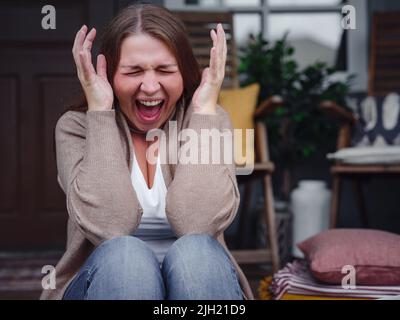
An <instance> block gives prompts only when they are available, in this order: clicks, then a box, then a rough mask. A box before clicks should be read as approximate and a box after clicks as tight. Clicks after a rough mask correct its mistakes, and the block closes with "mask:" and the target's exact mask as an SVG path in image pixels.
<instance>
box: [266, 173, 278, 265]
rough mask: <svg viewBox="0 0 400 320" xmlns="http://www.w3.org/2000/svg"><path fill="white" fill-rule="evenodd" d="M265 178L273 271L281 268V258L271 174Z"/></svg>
mask: <svg viewBox="0 0 400 320" xmlns="http://www.w3.org/2000/svg"><path fill="white" fill-rule="evenodd" d="M263 180H264V181H263V182H264V192H265V223H266V226H267V228H268V238H267V243H269V245H270V250H271V260H272V269H273V272H277V271H278V270H279V268H280V259H279V247H278V237H277V234H276V216H275V208H274V196H273V192H272V183H271V176H265V177H264V179H263Z"/></svg>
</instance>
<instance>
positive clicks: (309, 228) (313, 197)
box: [290, 180, 331, 258]
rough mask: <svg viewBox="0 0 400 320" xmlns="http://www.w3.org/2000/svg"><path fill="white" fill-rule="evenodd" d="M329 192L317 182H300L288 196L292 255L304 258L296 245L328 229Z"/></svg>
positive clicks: (324, 184) (322, 183) (322, 182)
mask: <svg viewBox="0 0 400 320" xmlns="http://www.w3.org/2000/svg"><path fill="white" fill-rule="evenodd" d="M330 202H331V192H330V191H329V190H328V189H327V188H326V183H325V182H324V181H319V180H302V181H300V182H299V186H298V187H297V188H296V189H295V190H293V191H292V192H291V194H290V209H291V211H292V214H293V246H292V255H293V256H294V257H296V258H304V255H303V254H302V252H301V251H300V250H299V249H298V248H297V246H296V244H297V243H299V242H301V241H303V240H305V239H307V238H309V237H311V236H313V235H315V234H317V233H320V232H321V231H323V230H326V229H328V228H329V208H330Z"/></svg>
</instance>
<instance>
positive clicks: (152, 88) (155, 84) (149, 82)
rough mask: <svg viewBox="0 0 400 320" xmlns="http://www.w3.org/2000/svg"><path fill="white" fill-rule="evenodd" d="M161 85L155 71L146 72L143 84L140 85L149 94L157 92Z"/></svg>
mask: <svg viewBox="0 0 400 320" xmlns="http://www.w3.org/2000/svg"><path fill="white" fill-rule="evenodd" d="M160 88H161V85H160V83H159V81H158V79H157V76H156V75H155V73H154V72H146V73H145V75H144V77H143V80H142V84H141V85H140V89H141V90H142V91H143V92H144V93H146V94H148V95H151V94H154V93H156V92H157V91H158V90H160Z"/></svg>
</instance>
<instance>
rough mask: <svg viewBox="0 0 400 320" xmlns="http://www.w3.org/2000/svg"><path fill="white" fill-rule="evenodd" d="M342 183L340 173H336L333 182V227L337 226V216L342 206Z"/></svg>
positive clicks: (331, 224) (331, 225) (331, 222)
mask: <svg viewBox="0 0 400 320" xmlns="http://www.w3.org/2000/svg"><path fill="white" fill-rule="evenodd" d="M341 184H342V181H341V178H340V177H339V175H334V176H333V184H332V202H331V221H330V227H331V228H336V224H337V216H338V212H339V206H340V192H341V190H340V189H341Z"/></svg>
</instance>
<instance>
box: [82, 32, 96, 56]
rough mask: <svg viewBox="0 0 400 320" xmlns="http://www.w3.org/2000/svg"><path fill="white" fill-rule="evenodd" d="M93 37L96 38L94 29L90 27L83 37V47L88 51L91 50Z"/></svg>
mask: <svg viewBox="0 0 400 320" xmlns="http://www.w3.org/2000/svg"><path fill="white" fill-rule="evenodd" d="M94 38H96V29H95V28H92V30H90V32H89V33H88V34H87V36H86V38H85V41H84V43H83V49H85V50H89V51H90V50H92V45H93V41H94Z"/></svg>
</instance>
